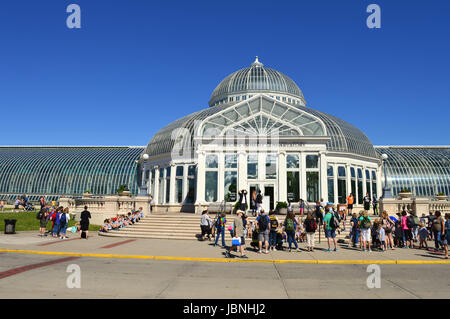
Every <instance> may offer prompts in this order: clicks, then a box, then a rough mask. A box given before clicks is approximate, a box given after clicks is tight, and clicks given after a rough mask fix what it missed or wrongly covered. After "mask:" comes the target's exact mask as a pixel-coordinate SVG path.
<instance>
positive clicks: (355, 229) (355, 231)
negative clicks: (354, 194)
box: [350, 213, 361, 248]
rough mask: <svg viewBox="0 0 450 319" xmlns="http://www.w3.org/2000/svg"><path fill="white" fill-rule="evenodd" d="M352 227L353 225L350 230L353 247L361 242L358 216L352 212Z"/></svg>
mask: <svg viewBox="0 0 450 319" xmlns="http://www.w3.org/2000/svg"><path fill="white" fill-rule="evenodd" d="M350 227H351V229H350V232H351V238H352V243H353V247H356V244H357V243H359V227H358V217H357V215H356V213H353V214H352V219H351V220H350ZM360 248H361V247H360Z"/></svg>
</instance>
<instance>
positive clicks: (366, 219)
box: [361, 217, 370, 229]
mask: <svg viewBox="0 0 450 319" xmlns="http://www.w3.org/2000/svg"><path fill="white" fill-rule="evenodd" d="M361 228H364V229H368V228H370V219H369V217H363V220H362V222H361Z"/></svg>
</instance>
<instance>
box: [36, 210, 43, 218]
mask: <svg viewBox="0 0 450 319" xmlns="http://www.w3.org/2000/svg"><path fill="white" fill-rule="evenodd" d="M42 215H43V213H42V212H41V211H39V212H38V213H37V214H36V219H41V218H42Z"/></svg>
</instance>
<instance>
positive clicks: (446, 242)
mask: <svg viewBox="0 0 450 319" xmlns="http://www.w3.org/2000/svg"><path fill="white" fill-rule="evenodd" d="M449 243H450V235H446V236H445V237H444V245H446V246H448V244H449Z"/></svg>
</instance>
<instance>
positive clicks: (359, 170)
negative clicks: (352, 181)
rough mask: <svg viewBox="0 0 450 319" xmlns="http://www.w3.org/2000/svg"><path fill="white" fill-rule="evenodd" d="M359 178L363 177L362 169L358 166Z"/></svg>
mask: <svg viewBox="0 0 450 319" xmlns="http://www.w3.org/2000/svg"><path fill="white" fill-rule="evenodd" d="M358 178H362V170H361V169H360V168H358Z"/></svg>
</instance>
